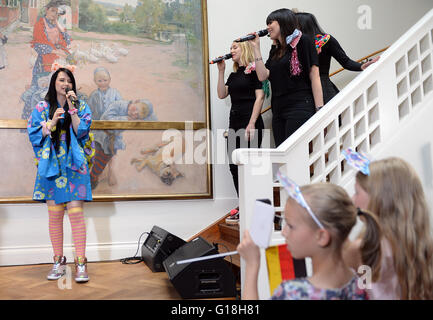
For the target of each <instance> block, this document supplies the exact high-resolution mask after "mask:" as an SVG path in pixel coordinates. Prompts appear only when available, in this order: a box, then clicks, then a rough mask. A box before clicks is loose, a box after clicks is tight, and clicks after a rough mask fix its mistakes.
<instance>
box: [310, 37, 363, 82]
mask: <svg viewBox="0 0 433 320" xmlns="http://www.w3.org/2000/svg"><path fill="white" fill-rule="evenodd" d="M331 57H334V58H335V60H337V61H338V63H339V64H341V66H342V67H343V68H344V69H347V70H350V71H362V69H361V65H362V64H361V63H359V62H356V61H353V60H352V59H350V58H349V57H348V56H347V55H346V52H344V50H343V48H341V46H340V44H339V43H338V41H337V39H335V38H334V37H333V36H331V37H330V38H329V40H328V42H327V43H326V44H325V45H324V46H323V47H322V51H321V52H320V53H319V70H320V75H321V76H324V75H326V76H329V69H330V67H331Z"/></svg>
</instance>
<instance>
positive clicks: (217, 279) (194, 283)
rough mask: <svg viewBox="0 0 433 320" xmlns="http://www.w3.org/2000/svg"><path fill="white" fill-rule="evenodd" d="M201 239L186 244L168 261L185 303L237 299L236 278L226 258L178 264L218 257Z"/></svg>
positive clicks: (215, 250) (170, 275)
mask: <svg viewBox="0 0 433 320" xmlns="http://www.w3.org/2000/svg"><path fill="white" fill-rule="evenodd" d="M217 253H218V250H217V248H216V247H215V246H214V245H211V244H210V243H208V242H207V241H206V240H204V239H203V238H201V237H198V238H195V239H194V240H192V241H190V242H188V243H186V244H184V245H183V246H182V247H180V248H179V249H177V250H176V251H175V252H174V253H173V254H172V255H170V256H169V257H168V258H167V259H166V260H164V262H163V265H164V268H165V271H167V273H168V276H169V279H170V281H171V283H172V284H173V286H174V287H175V288H176V290H177V292H178V293H179V294H180V295H181V297H182V298H183V299H194V298H202V299H203V298H219V297H235V296H236V278H235V276H234V274H233V271H232V269H231V267H230V266H229V264H228V262H227V261H225V260H224V258H217V259H209V260H203V261H195V262H191V263H184V264H177V263H176V262H177V261H180V260H186V259H192V258H198V257H203V256H207V255H212V254H217Z"/></svg>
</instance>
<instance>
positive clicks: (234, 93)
mask: <svg viewBox="0 0 433 320" xmlns="http://www.w3.org/2000/svg"><path fill="white" fill-rule="evenodd" d="M244 71H245V67H239V68H238V70H237V71H236V72H232V73H231V74H230V76H229V78H228V79H227V82H226V86H228V93H229V95H230V99H231V102H232V110H233V111H236V112H238V113H239V114H245V115H250V114H251V112H252V110H253V106H254V102H255V101H256V90H257V89H262V82H261V81H259V79H258V78H257V74H256V72H255V71H251V73H249V74H246V73H245V72H244Z"/></svg>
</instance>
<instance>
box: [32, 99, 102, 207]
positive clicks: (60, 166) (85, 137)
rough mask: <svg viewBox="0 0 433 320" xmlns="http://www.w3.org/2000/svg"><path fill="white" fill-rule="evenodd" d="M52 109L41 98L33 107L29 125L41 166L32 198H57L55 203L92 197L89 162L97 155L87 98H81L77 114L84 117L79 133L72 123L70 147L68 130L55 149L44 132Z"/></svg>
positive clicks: (37, 162) (88, 199)
mask: <svg viewBox="0 0 433 320" xmlns="http://www.w3.org/2000/svg"><path fill="white" fill-rule="evenodd" d="M58 107H59V106H58ZM49 110H50V106H49V104H48V103H47V102H46V101H41V102H39V103H38V104H37V105H36V107H35V108H34V109H33V112H32V114H31V116H30V118H29V121H28V125H27V131H28V134H29V139H30V142H31V143H32V146H33V150H34V152H35V162H36V165H37V168H38V170H37V175H36V182H35V188H34V192H33V200H37V201H41V202H45V201H46V200H54V201H55V203H56V204H59V203H66V202H70V201H74V200H84V201H91V200H92V189H91V186H90V174H89V172H90V170H89V166H90V165H91V159H92V157H93V155H94V146H91V142H92V139H91V136H90V135H91V134H90V125H91V123H92V112H91V110H90V108H89V106H88V105H87V104H86V103H85V102H83V101H80V105H79V107H78V116H79V117H80V120H81V121H80V124H79V125H78V129H77V134H75V131H74V129H73V128H72V124H71V126H70V128H69V130H70V136H71V141H70V144H69V149H68V147H67V143H66V131H65V130H62V131H61V134H60V146H59V148H58V151H56V149H55V147H54V143H53V141H52V140H51V137H50V136H49V135H48V136H45V137H44V136H43V135H42V128H43V126H44V125H46V122H47V121H49ZM59 121H64V120H63V119H60V120H59Z"/></svg>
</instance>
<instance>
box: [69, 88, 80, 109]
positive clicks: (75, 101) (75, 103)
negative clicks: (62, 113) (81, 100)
mask: <svg viewBox="0 0 433 320" xmlns="http://www.w3.org/2000/svg"><path fill="white" fill-rule="evenodd" d="M70 91H72V92H74V90H72V89H66V93H68V92H70ZM69 100H71V102H72V104H73V105H74V106H77V105H78V99H77V98H75V97H69Z"/></svg>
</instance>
